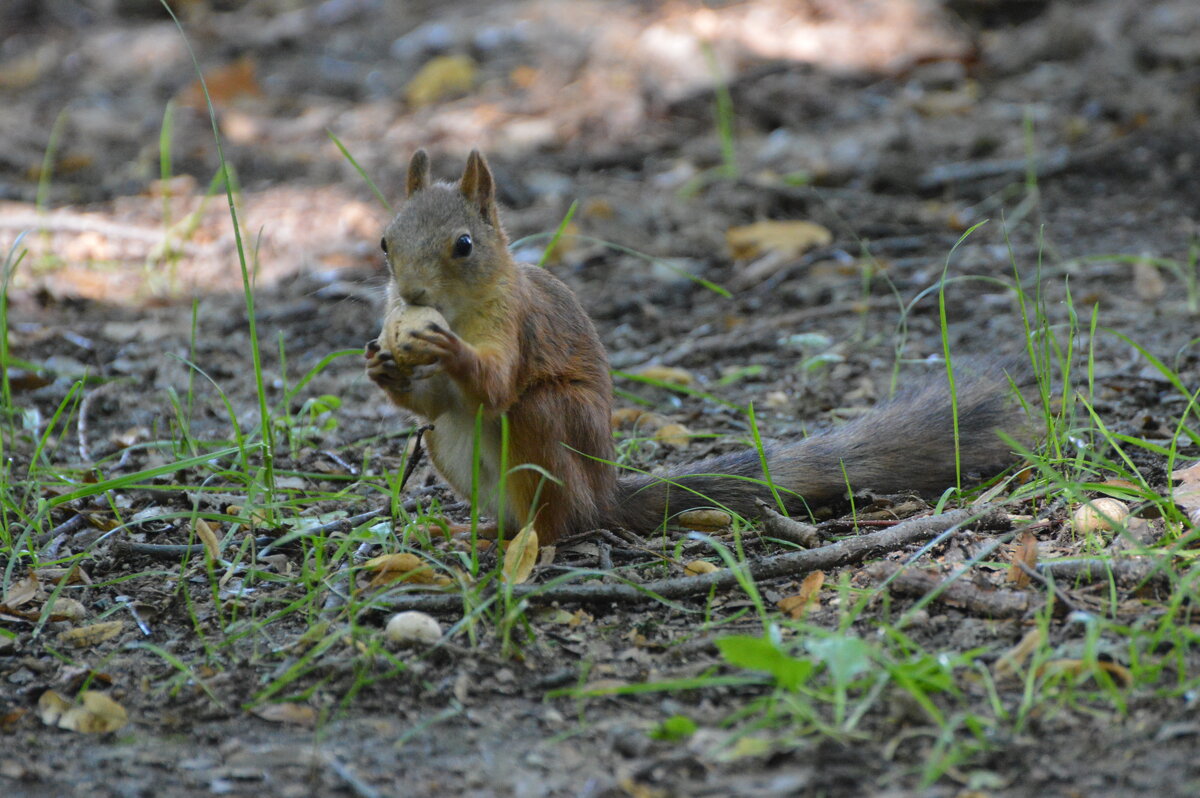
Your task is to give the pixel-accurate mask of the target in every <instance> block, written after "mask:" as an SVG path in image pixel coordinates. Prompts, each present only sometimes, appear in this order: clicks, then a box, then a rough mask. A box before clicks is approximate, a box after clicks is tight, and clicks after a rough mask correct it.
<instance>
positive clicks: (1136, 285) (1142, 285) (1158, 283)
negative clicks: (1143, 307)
mask: <svg viewBox="0 0 1200 798" xmlns="http://www.w3.org/2000/svg"><path fill="white" fill-rule="evenodd" d="M1133 290H1134V291H1136V292H1137V295H1138V298H1139V299H1144V300H1146V301H1148V302H1153V301H1155V300H1157V299H1162V296H1163V294H1165V293H1167V281H1166V280H1164V279H1163V276H1162V274H1161V273H1160V272H1159V271H1158V267H1157V266H1155V265H1154V264H1153V263H1151V262H1150V261H1146V260H1139V261H1138V262H1137V263H1135V264H1133Z"/></svg>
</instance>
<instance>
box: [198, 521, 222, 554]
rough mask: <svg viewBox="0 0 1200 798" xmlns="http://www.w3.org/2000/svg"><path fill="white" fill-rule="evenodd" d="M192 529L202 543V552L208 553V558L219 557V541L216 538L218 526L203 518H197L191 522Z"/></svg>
mask: <svg viewBox="0 0 1200 798" xmlns="http://www.w3.org/2000/svg"><path fill="white" fill-rule="evenodd" d="M192 530H193V531H194V532H195V533H196V537H198V538H200V542H201V543H203V544H204V553H205V554H207V555H208V557H209V559H213V560H219V559H221V541H220V540H218V539H217V532H218V531H219V530H218V527H217V526H216V525H215V524H211V523H209V522H208V521H206V520H204V519H203V518H197V519H196V520H195V521H194V522H193V523H192Z"/></svg>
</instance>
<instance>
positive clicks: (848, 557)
mask: <svg viewBox="0 0 1200 798" xmlns="http://www.w3.org/2000/svg"><path fill="white" fill-rule="evenodd" d="M965 524H973V525H974V526H976V527H978V528H986V529H1007V528H1008V527H1009V526H1010V522H1009V520H1008V516H1007V514H1005V513H1004V512H1002V511H1000V510H997V509H994V508H990V507H985V508H976V509H973V510H968V509H963V510H954V511H951V512H949V513H945V514H943V515H936V516H927V517H923V518H913V519H910V520H908V521H905V522H904V523H902V524H897V525H896V526H894V527H892V528H890V529H884V530H881V531H879V532H872V533H871V534H868V535H862V536H860V537H854V538H847V539H845V540H840V541H838V542H837V543H833V544H831V545H829V546H823V547H822V548H819V549H807V550H805V551H795V552H789V553H787V554H780V555H776V556H774V557H771V558H768V559H762V560H753V561H749V562H747V563H746V566H745V567H746V568H747V569H748V570H749V573H750V576H751V577H752V578H753V579H755V580H758V581H762V580H765V579H775V578H777V577H781V576H790V577H796V576H800V575H802V574H806V573H809V572H811V571H817V570H829V569H832V568H838V567H841V566H843V565H850V564H853V563H857V562H862V561H863V560H866V559H870V558H872V557H878V556H880V555H882V554H886V553H888V552H890V551H895V550H897V549H900V548H903V547H905V546H907V545H909V544H911V543H917V542H920V541H923V540H929V539H931V538H935V537H937V536H939V535H942V534H943V533H947V532H952V531H953V530H955V529H956V528H958V527H961V526H963V525H965ZM737 583H738V574H735V573H734V572H733V571H731V570H729V569H728V568H722V569H721V570H718V571H714V572H713V573H711V574H702V575H699V576H685V577H678V578H673V579H659V580H655V581H652V582H643V583H641V584H619V583H618V584H608V583H593V584H574V585H559V586H557V587H550V588H547V587H544V586H541V585H517V586H515V587H513V588H512V595H513V597H514V598H519V599H524V600H526V601H529V602H530V603H536V604H549V603H553V602H581V603H595V602H630V603H636V602H640V601H646V600H648V599H679V598H686V597H688V596H696V595H702V594H706V593H708V592H709V591H710V590H713V589H717V590H723V589H727V588H731V587H734V586H736V585H737ZM380 603H381V604H382V606H383V607H386V608H387V609H389V610H424V611H426V612H456V611H457V612H461V611H462V597H461V596H460V595H458V594H434V595H430V594H416V593H402V594H399V595H393V596H388V597H386V598H384V599H382V600H381V602H380Z"/></svg>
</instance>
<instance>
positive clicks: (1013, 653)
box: [992, 627, 1045, 679]
mask: <svg viewBox="0 0 1200 798" xmlns="http://www.w3.org/2000/svg"><path fill="white" fill-rule="evenodd" d="M1043 640H1045V635H1043V634H1042V630H1041V629H1039V628H1037V627H1035V628H1033V629H1030V630H1029V631H1028V632H1026V633H1025V636H1024V637H1022V638H1021V641H1020V642H1019V643H1017V644H1016V645H1015V646H1013V647H1012V648H1010V649H1009V650H1008V651H1006V652H1004V654H1003V655H1001V656H1000V658H999V659H997V660H996V664H995V665H994V666H992V670H993V671H995V673H996V678H997V679H1008V678H1012V677H1014V676H1016V675H1017V670H1018V669H1019V668H1020V667H1021V666H1022V665H1024V664H1025V661H1026V660H1027V659H1029V655H1030V654H1032V653H1033V652H1034V650H1035V649H1037V647H1038V646H1040V645H1041V644H1042V641H1043Z"/></svg>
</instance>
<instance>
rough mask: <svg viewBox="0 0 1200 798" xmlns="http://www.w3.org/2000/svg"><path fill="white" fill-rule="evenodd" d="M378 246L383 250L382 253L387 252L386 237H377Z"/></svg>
mask: <svg viewBox="0 0 1200 798" xmlns="http://www.w3.org/2000/svg"><path fill="white" fill-rule="evenodd" d="M379 248H380V249H382V250H383V254H384V255H386V254H387V239H386V238H381V239H379Z"/></svg>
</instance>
